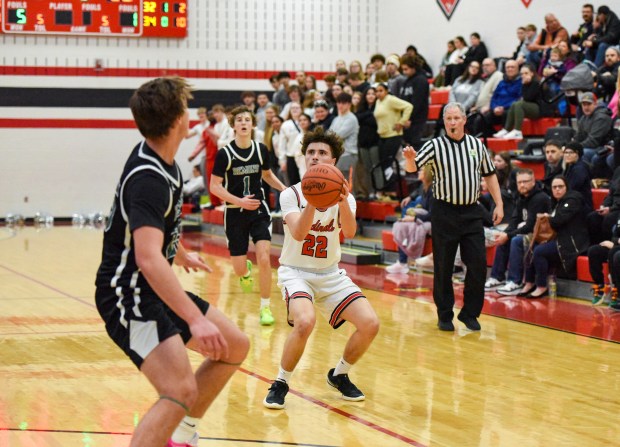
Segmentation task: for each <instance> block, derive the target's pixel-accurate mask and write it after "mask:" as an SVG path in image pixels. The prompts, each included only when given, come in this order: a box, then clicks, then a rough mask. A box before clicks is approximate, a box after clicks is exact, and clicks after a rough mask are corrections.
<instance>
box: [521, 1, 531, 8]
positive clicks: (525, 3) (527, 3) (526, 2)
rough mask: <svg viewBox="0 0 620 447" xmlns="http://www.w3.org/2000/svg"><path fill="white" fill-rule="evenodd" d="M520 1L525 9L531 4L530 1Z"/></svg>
mask: <svg viewBox="0 0 620 447" xmlns="http://www.w3.org/2000/svg"><path fill="white" fill-rule="evenodd" d="M521 1H522V2H523V4H524V5H525V7H526V8H529V6H530V3H532V0H521Z"/></svg>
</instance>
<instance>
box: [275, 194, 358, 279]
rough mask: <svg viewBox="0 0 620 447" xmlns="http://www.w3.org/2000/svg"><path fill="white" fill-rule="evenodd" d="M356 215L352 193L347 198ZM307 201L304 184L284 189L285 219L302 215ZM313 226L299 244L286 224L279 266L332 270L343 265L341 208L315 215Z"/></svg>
mask: <svg viewBox="0 0 620 447" xmlns="http://www.w3.org/2000/svg"><path fill="white" fill-rule="evenodd" d="M347 200H348V202H349V206H350V207H351V211H352V212H353V214H354V215H355V210H356V208H357V204H356V202H355V199H354V198H353V194H349V197H347ZM307 204H308V202H307V201H306V199H305V197H304V196H303V194H302V193H301V182H300V183H297V184H296V185H293V186H291V187H290V188H287V189H285V190H284V191H283V192H282V194H280V206H281V208H282V220H283V221H286V215H287V214H289V213H301V211H302V210H303V209H304V208H305V207H306V206H307ZM313 222H314V223H313V224H312V227H311V228H310V231H309V232H308V234H307V235H306V237H305V238H304V240H303V241H296V240H295V239H294V238H293V236H291V232H290V230H289V229H288V226H287V225H286V222H285V223H284V246H283V247H282V254H281V255H280V265H286V266H289V267H297V268H300V269H308V270H321V269H326V268H329V267H333V266H335V265H337V264H338V263H339V262H340V254H341V251H340V214H339V208H338V205H334V206H331V207H329V208H326V209H320V210H319V209H317V210H316V211H315V212H314V219H313Z"/></svg>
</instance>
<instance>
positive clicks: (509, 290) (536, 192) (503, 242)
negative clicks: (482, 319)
mask: <svg viewBox="0 0 620 447" xmlns="http://www.w3.org/2000/svg"><path fill="white" fill-rule="evenodd" d="M517 190H518V191H519V197H518V199H517V203H516V210H515V212H513V214H512V216H511V218H510V222H509V223H508V227H507V228H506V230H504V232H502V233H500V234H499V235H498V236H497V239H496V247H497V248H496V251H495V259H494V260H493V267H492V269H491V276H490V277H489V279H488V280H487V282H486V283H485V285H484V288H485V290H487V291H490V290H495V289H497V293H499V294H500V295H507V296H509V295H517V294H518V293H519V292H521V281H522V279H523V268H524V265H523V257H524V255H525V249H524V245H523V238H524V236H525V235H527V234H529V233H531V232H532V231H534V225H535V224H536V215H537V214H540V213H546V212H548V211H549V209H550V205H551V200H550V199H549V196H548V195H547V194H546V193H545V192H544V191H543V190H542V188H541V187H540V186H539V185H538V184H537V183H536V179H535V178H534V172H533V171H532V170H531V169H520V170H519V171H518V172H517ZM507 269H508V276H507V281H506V283H505V284H504V279H505V278H506V270H507ZM502 284H503V286H502ZM498 286H502V287H500V288H499V289H498V288H497V287H498Z"/></svg>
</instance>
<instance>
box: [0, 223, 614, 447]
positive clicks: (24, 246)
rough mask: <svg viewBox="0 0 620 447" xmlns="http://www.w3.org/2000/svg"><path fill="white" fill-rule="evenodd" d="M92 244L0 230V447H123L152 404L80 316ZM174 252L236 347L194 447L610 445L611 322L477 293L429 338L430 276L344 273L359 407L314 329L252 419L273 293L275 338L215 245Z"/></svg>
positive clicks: (271, 345)
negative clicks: (287, 380) (354, 319)
mask: <svg viewBox="0 0 620 447" xmlns="http://www.w3.org/2000/svg"><path fill="white" fill-rule="evenodd" d="M101 240H102V233H101V231H99V230H93V229H81V230H79V229H74V228H70V227H56V228H53V229H51V230H41V231H37V230H36V229H34V228H31V227H26V228H23V229H20V230H18V231H17V232H12V231H11V230H9V229H7V228H3V227H0V446H1V447H17V446H19V447H22V446H23V447H47V446H62V447H65V446H79V447H121V446H127V445H128V444H129V437H130V433H131V432H132V429H133V427H134V424H135V423H136V422H137V420H139V418H140V416H141V415H142V414H143V413H144V411H145V410H146V409H147V408H148V407H149V406H150V404H152V403H153V401H154V400H155V398H156V396H155V393H154V392H153V390H152V389H151V387H150V385H149V384H148V383H147V381H146V379H144V378H143V377H142V376H141V375H140V374H139V372H138V371H137V370H136V369H135V368H134V366H133V364H132V363H131V362H130V361H129V360H128V359H126V358H125V356H124V354H122V353H121V352H120V351H119V350H118V349H117V348H116V347H115V346H114V345H113V344H112V342H111V341H110V340H109V339H108V337H107V335H106V333H105V330H104V327H103V324H102V322H101V320H100V319H99V315H98V314H97V311H96V309H95V306H94V302H93V292H94V286H93V282H94V277H95V271H96V269H97V266H98V263H99V260H100V250H101ZM185 243H186V245H188V246H189V247H191V248H194V249H201V250H203V249H206V251H207V253H206V255H207V259H208V262H209V263H210V264H211V265H212V266H213V267H214V272H213V273H212V274H204V273H201V274H192V275H189V274H186V273H185V272H183V271H181V270H178V274H179V276H180V278H181V280H182V282H183V284H184V285H185V287H186V288H187V289H188V290H191V291H194V292H196V293H198V294H200V295H202V296H204V297H205V298H207V299H208V300H209V301H210V302H211V303H213V304H215V305H217V306H218V307H219V308H220V309H222V310H223V311H224V312H225V313H226V314H227V315H228V316H229V317H231V318H232V319H233V321H235V322H236V323H237V324H238V325H239V326H240V327H241V328H243V329H244V330H245V332H246V333H247V334H248V335H249V336H250V338H251V341H252V349H251V351H250V354H249V356H248V358H247V360H246V362H245V363H244V364H243V367H242V369H241V370H240V371H239V372H238V373H237V374H235V376H234V377H233V379H232V380H231V383H230V384H229V385H228V386H227V387H226V388H225V389H224V391H223V392H222V394H221V395H220V397H219V398H218V400H217V401H216V403H215V404H214V406H213V407H212V408H211V410H210V411H209V412H208V414H207V416H206V418H205V419H204V420H203V421H202V422H201V424H200V427H199V428H200V434H201V436H202V437H201V440H200V444H199V445H200V446H201V447H208V446H247V447H256V446H291V445H293V446H316V447H327V446H347V447H349V446H351V447H355V446H404V445H414V446H507V447H512V446H543V445H544V446H589V447H593V446H609V445H615V444H616V443H617V442H618V439H620V424H619V423H618V415H619V414H620V344H618V342H619V341H620V313H613V312H611V311H610V310H609V309H607V308H605V307H592V306H590V305H589V304H588V303H586V302H583V301H574V300H565V299H557V300H548V299H547V300H540V301H527V300H524V299H517V298H510V297H502V298H499V297H497V296H495V295H489V296H487V301H486V303H485V308H484V315H483V316H482V317H481V319H480V322H481V324H482V331H481V332H480V333H472V332H469V331H467V330H466V329H465V328H464V327H463V325H462V324H460V323H458V322H456V323H457V331H456V332H455V333H442V332H439V331H438V330H437V329H436V326H435V324H436V315H435V308H434V306H433V304H432V298H431V291H430V288H431V286H432V276H431V275H428V274H410V275H386V274H385V270H384V269H383V268H381V267H375V266H363V267H360V266H349V265H344V267H345V268H346V269H347V270H348V271H349V272H350V275H351V277H352V278H353V279H354V280H355V281H356V282H358V284H360V286H362V287H363V290H364V291H365V293H366V294H367V296H368V299H369V300H370V302H371V303H372V305H373V306H374V308H375V310H376V311H377V314H378V315H379V318H380V320H381V324H382V326H381V330H380V333H379V336H378V337H377V339H376V341H375V343H374V344H373V346H372V347H371V349H370V350H369V352H368V353H367V354H366V355H365V356H364V357H363V359H362V360H361V361H360V362H359V363H358V364H357V365H355V367H354V368H353V369H352V371H351V378H352V380H353V381H354V382H355V383H356V384H357V385H358V386H359V387H360V388H361V389H362V390H363V391H364V392H365V394H366V396H367V398H366V401H365V402H361V403H349V402H345V401H343V400H342V399H341V398H340V396H339V394H338V393H337V392H335V390H333V389H332V388H330V387H329V386H327V384H326V382H325V376H326V373H327V370H328V369H329V368H331V367H333V366H334V365H335V363H336V362H337V360H338V359H339V358H340V355H341V352H342V348H343V345H344V343H345V341H346V338H347V336H348V335H349V334H350V333H351V328H350V327H348V325H344V326H343V327H341V328H340V329H339V330H337V331H333V330H332V329H330V328H329V327H328V325H327V324H326V323H325V321H324V320H321V319H320V320H319V323H318V325H317V328H316V330H315V332H314V334H313V335H312V337H311V339H310V341H309V344H308V347H307V350H306V353H305V356H304V358H303V359H302V361H301V363H300V365H299V367H298V369H297V370H296V371H295V374H294V375H293V379H292V382H291V392H290V393H289V396H288V398H287V409H286V410H284V411H274V410H268V409H266V408H264V407H263V406H262V403H261V402H262V400H263V398H264V397H265V394H266V392H267V388H268V386H269V383H270V381H271V380H272V379H273V378H274V375H275V374H276V372H277V367H278V363H279V358H280V354H281V349H282V345H283V343H284V340H285V338H286V336H287V334H288V332H289V327H288V325H287V324H286V323H285V309H284V305H283V303H282V302H281V301H280V300H279V296H280V295H279V291H278V290H277V288H276V285H275V281H274V285H273V293H272V301H273V305H272V308H273V310H274V314H275V316H276V318H277V321H276V325H275V326H273V327H260V326H259V325H258V313H257V309H258V299H259V296H258V294H257V293H254V294H252V295H245V294H243V293H242V292H241V290H240V288H239V286H238V281H237V278H235V277H234V276H233V274H232V269H231V267H230V264H229V262H228V260H227V258H226V250H225V248H224V247H223V246H222V241H221V239H218V238H211V237H207V236H203V235H200V234H189V235H187V236H186V237H185ZM274 278H275V272H274ZM461 291H462V289H461V287H460V286H457V293H458V294H459V295H460V293H461ZM457 306H458V303H457ZM455 321H456V320H455ZM190 356H191V358H192V361H193V362H194V363H195V364H196V365H197V364H198V363H199V362H200V358H199V357H198V356H197V355H195V354H193V353H192V354H190ZM614 439H615V440H616V441H614Z"/></svg>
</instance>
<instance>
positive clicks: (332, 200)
mask: <svg viewBox="0 0 620 447" xmlns="http://www.w3.org/2000/svg"><path fill="white" fill-rule="evenodd" d="M343 185H344V176H343V175H342V172H340V169H338V168H337V167H336V166H334V165H328V164H318V165H314V166H311V167H310V168H309V169H308V171H306V174H305V175H304V178H303V179H302V181H301V192H302V193H303V195H304V197H305V198H306V200H307V201H308V203H309V204H310V205H312V206H314V207H316V208H329V207H330V206H333V205H335V204H336V203H338V201H339V200H340V194H341V193H342V187H343Z"/></svg>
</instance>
